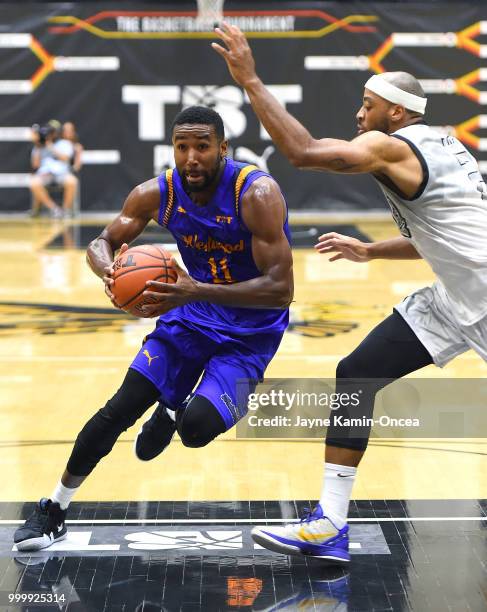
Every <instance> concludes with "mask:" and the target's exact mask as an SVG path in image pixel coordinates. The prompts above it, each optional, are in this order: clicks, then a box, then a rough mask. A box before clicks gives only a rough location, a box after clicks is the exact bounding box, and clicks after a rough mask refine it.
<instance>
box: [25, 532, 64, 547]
mask: <svg viewBox="0 0 487 612" xmlns="http://www.w3.org/2000/svg"><path fill="white" fill-rule="evenodd" d="M67 535H68V534H67V533H65V534H63V535H62V536H59V538H55V539H53V538H50V537H49V536H48V535H46V534H44V535H43V536H42V538H30V540H22V542H17V544H16V546H17V550H19V551H33V552H34V551H36V550H42V549H43V548H48V547H49V546H51V544H54V543H55V542H60V541H61V540H65V539H66V536H67Z"/></svg>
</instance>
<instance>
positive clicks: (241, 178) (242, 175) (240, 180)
mask: <svg viewBox="0 0 487 612" xmlns="http://www.w3.org/2000/svg"><path fill="white" fill-rule="evenodd" d="M256 170H260V168H258V167H257V166H253V165H250V166H245V168H242V170H240V172H239V174H238V176H237V180H236V181H235V212H236V213H237V218H238V215H239V200H240V192H241V191H242V187H243V185H244V183H245V179H246V178H247V177H248V175H249V174H250V173H251V172H255V171H256Z"/></svg>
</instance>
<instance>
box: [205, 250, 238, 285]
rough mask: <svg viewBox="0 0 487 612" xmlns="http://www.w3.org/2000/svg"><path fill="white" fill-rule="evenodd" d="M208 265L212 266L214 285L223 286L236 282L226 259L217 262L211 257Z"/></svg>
mask: <svg viewBox="0 0 487 612" xmlns="http://www.w3.org/2000/svg"><path fill="white" fill-rule="evenodd" d="M208 263H209V264H210V270H211V276H212V277H213V284H215V285H222V284H228V283H233V282H235V281H234V280H233V278H232V275H231V274H230V270H229V269H228V260H227V258H226V257H223V258H222V259H220V260H219V261H216V260H215V258H214V257H210V258H209V259H208Z"/></svg>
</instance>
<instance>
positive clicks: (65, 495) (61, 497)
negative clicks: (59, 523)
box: [51, 481, 79, 510]
mask: <svg viewBox="0 0 487 612" xmlns="http://www.w3.org/2000/svg"><path fill="white" fill-rule="evenodd" d="M78 489H79V487H76V488H74V489H70V488H69V487H65V486H64V485H63V483H62V482H61V481H59V482H58V483H57V485H56V488H55V489H54V491H53V493H52V495H51V500H52V501H53V502H58V504H59V505H60V506H61V510H66V508H67V507H68V506H69V504H70V502H71V500H72V499H73V497H74V494H75V493H76V491H77V490H78Z"/></svg>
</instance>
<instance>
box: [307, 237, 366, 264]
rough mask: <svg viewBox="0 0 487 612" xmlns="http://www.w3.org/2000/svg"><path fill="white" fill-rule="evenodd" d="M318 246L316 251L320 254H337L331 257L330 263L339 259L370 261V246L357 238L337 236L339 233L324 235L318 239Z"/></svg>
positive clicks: (316, 245)
mask: <svg viewBox="0 0 487 612" xmlns="http://www.w3.org/2000/svg"><path fill="white" fill-rule="evenodd" d="M318 240H319V242H318V244H315V249H316V250H317V251H318V253H322V254H325V255H326V254H327V253H336V255H333V257H330V259H329V261H337V260H338V259H348V260H350V261H358V262H365V261H369V260H370V254H369V245H368V244H367V243H366V242H361V241H360V240H357V238H351V237H350V236H344V235H343V234H337V232H329V233H328V234H322V235H321V236H320V237H319V238H318Z"/></svg>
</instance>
